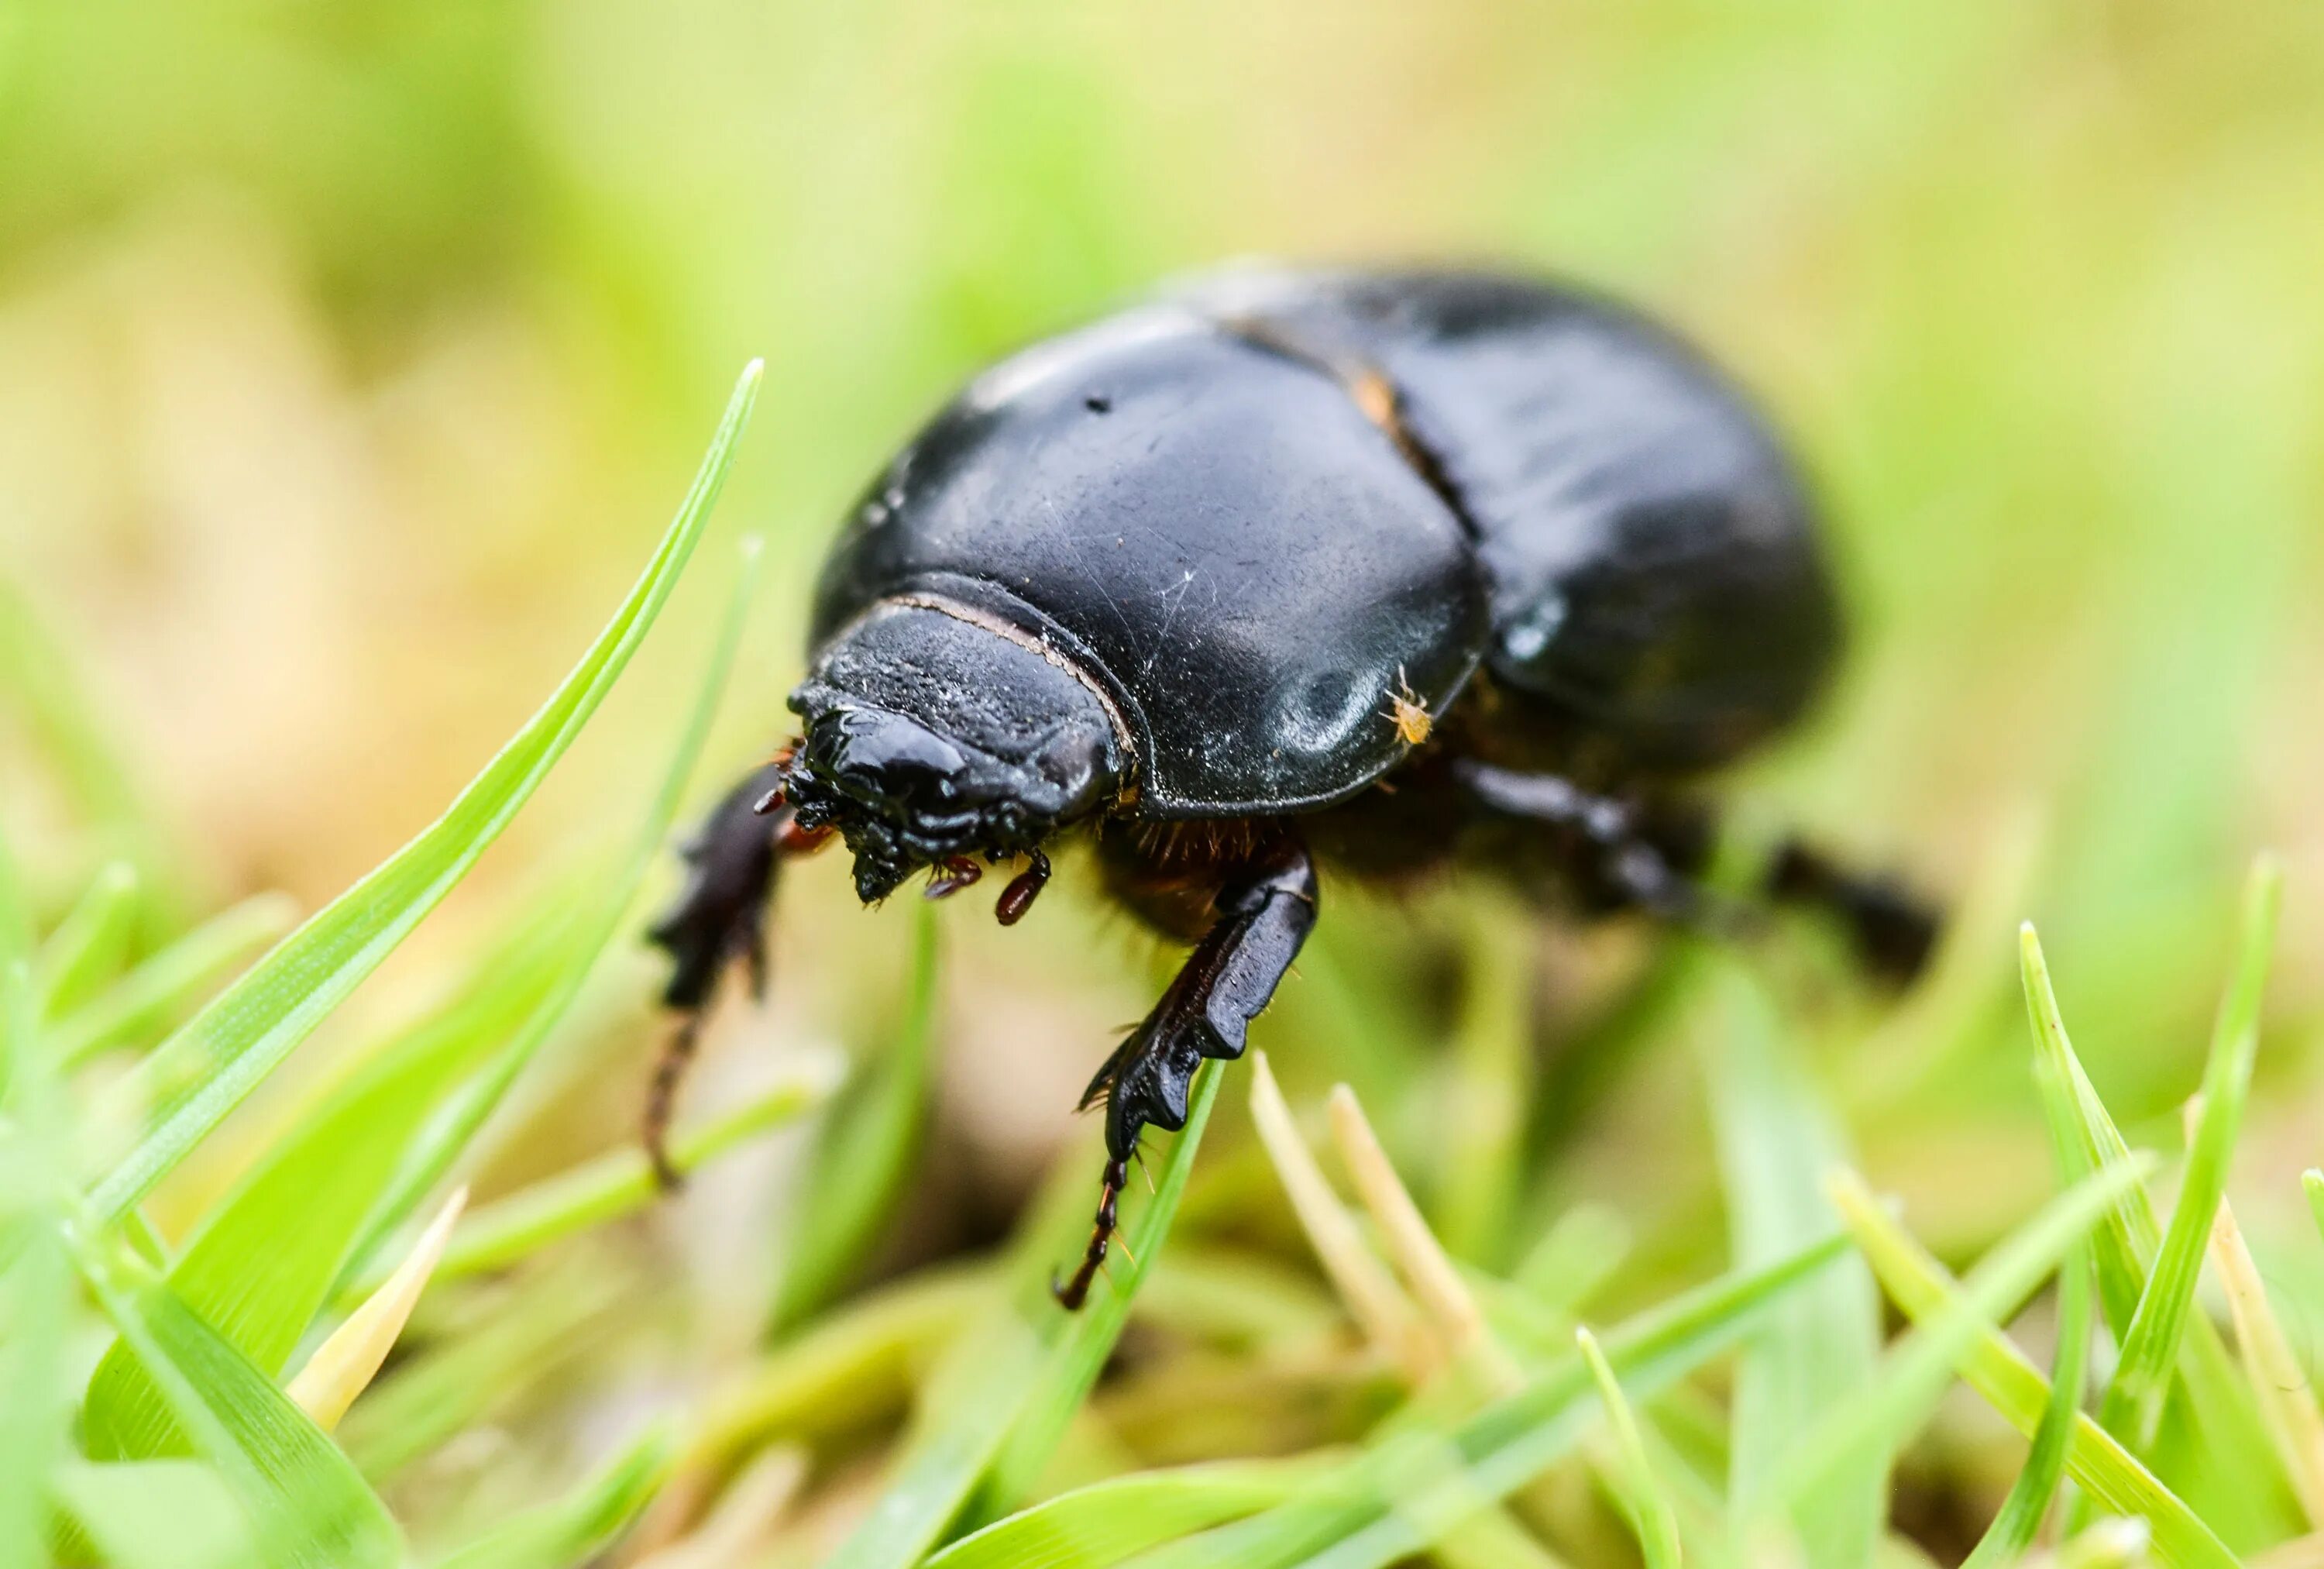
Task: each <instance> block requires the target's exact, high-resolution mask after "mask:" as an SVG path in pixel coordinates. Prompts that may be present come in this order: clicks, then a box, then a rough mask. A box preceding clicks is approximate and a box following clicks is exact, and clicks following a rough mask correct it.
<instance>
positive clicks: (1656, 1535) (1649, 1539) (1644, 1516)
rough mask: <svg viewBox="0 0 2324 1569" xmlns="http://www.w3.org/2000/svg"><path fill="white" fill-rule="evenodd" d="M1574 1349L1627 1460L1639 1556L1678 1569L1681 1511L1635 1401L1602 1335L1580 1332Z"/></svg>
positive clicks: (1652, 1566)
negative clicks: (1660, 1474) (1666, 1487)
mask: <svg viewBox="0 0 2324 1569" xmlns="http://www.w3.org/2000/svg"><path fill="white" fill-rule="evenodd" d="M1573 1343H1574V1346H1575V1348H1576V1349H1578V1350H1579V1351H1580V1352H1582V1361H1583V1363H1584V1364H1585V1365H1587V1366H1588V1368H1589V1369H1590V1380H1591V1382H1592V1383H1594V1384H1596V1385H1597V1386H1598V1400H1599V1403H1600V1405H1602V1406H1604V1407H1606V1421H1607V1425H1608V1426H1609V1427H1610V1428H1611V1429H1612V1430H1613V1434H1614V1444H1615V1448H1616V1450H1617V1452H1618V1454H1620V1455H1621V1458H1622V1470H1623V1472H1624V1473H1625V1476H1626V1478H1627V1481H1626V1485H1625V1486H1624V1488H1623V1492H1622V1507H1623V1508H1624V1509H1626V1510H1628V1513H1629V1516H1630V1528H1631V1529H1632V1530H1633V1531H1635V1532H1637V1537H1638V1555H1639V1557H1640V1558H1642V1559H1643V1560H1644V1561H1645V1563H1646V1569H1678V1564H1679V1540H1678V1511H1677V1510H1676V1509H1674V1508H1673V1507H1672V1504H1671V1500H1670V1495H1669V1494H1668V1493H1667V1492H1665V1491H1663V1485H1662V1482H1661V1481H1659V1480H1658V1479H1657V1478H1656V1477H1655V1463H1654V1462H1653V1461H1652V1460H1650V1459H1649V1458H1647V1455H1646V1439H1645V1438H1644V1437H1643V1436H1642V1435H1640V1433H1639V1431H1638V1418H1637V1413H1636V1412H1634V1411H1632V1410H1631V1409H1630V1401H1629V1397H1628V1396H1626V1395H1625V1394H1623V1393H1622V1383H1621V1380H1619V1379H1617V1378H1616V1377H1615V1376H1614V1367H1613V1364H1612V1363H1611V1362H1609V1361H1607V1360H1606V1353H1605V1352H1604V1351H1603V1350H1601V1349H1600V1346H1599V1344H1598V1337H1597V1336H1596V1335H1594V1334H1591V1333H1590V1332H1589V1331H1588V1330H1587V1329H1577V1330H1575V1331H1574V1332H1573Z"/></svg>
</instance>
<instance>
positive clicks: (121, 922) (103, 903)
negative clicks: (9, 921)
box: [33, 861, 139, 1020]
mask: <svg viewBox="0 0 2324 1569" xmlns="http://www.w3.org/2000/svg"><path fill="white" fill-rule="evenodd" d="M138 908H139V901H138V884H137V867H136V865H135V864H134V863H132V862H128V861H112V862H108V863H106V865H105V866H104V867H102V868H101V869H99V871H98V872H97V875H96V876H95V877H93V878H91V879H90V880H89V884H88V888H87V889H86V890H84V891H82V893H81V896H80V900H79V901H78V903H76V904H75V905H74V906H73V907H72V909H69V910H68V911H66V912H65V918H64V919H62V920H60V921H59V922H58V923H57V926H56V929H55V930H54V931H51V933H50V934H49V935H48V937H47V939H46V940H45V941H43V942H42V944H41V957H40V962H39V963H38V964H35V965H34V966H33V977H34V980H35V982H36V983H37V990H38V992H39V994H40V1011H41V1017H42V1019H44V1020H51V1019H55V1018H56V1017H57V1016H58V1015H60V1014H61V1013H63V1012H64V1011H67V1010H68V1009H70V1008H72V1007H74V1006H76V1005H78V1003H79V1001H81V999H83V998H84V997H87V996H88V994H89V993H90V992H93V991H95V990H96V989H97V986H98V985H99V984H100V983H103V981H104V980H105V979H106V977H107V976H108V975H110V974H113V973H114V971H115V970H116V969H118V968H119V967H120V964H121V961H122V958H123V955H125V954H126V953H127V952H128V951H129V940H130V938H131V937H132V936H133V935H134V933H135V931H136V929H137V915H138Z"/></svg>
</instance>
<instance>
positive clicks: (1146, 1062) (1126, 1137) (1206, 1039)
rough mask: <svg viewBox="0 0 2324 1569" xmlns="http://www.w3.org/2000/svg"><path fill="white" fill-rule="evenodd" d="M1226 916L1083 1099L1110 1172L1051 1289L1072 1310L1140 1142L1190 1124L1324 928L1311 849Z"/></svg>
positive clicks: (1278, 855)
mask: <svg viewBox="0 0 2324 1569" xmlns="http://www.w3.org/2000/svg"><path fill="white" fill-rule="evenodd" d="M1215 903H1216V908H1217V910H1218V918H1217V919H1216V920H1215V921H1214V922H1213V924H1212V926H1211V928H1210V930H1209V931H1208V932H1206V933H1204V934H1203V939H1202V940H1201V941H1200V942H1198V943H1196V944H1195V945H1194V952H1193V953H1192V954H1190V955H1187V958H1186V962H1185V964H1184V965H1183V966H1181V967H1180V969H1179V971H1178V974H1177V977H1176V979H1175V980H1173V981H1172V982H1171V983H1170V986H1169V989H1168V990H1167V991H1166V992H1163V993H1162V1000H1161V1001H1158V1002H1157V1003H1156V1004H1155V1005H1154V1011H1153V1012H1151V1013H1149V1014H1148V1015H1147V1016H1146V1020H1145V1022H1144V1023H1142V1024H1140V1025H1139V1027H1138V1028H1137V1029H1134V1030H1132V1031H1131V1032H1130V1038H1128V1039H1126V1040H1124V1041H1123V1042H1122V1043H1121V1045H1120V1047H1119V1048H1117V1049H1116V1050H1115V1051H1114V1053H1113V1055H1112V1056H1111V1057H1108V1058H1107V1059H1106V1062H1105V1066H1103V1067H1102V1068H1100V1069H1098V1072H1097V1076H1096V1077H1095V1078H1093V1079H1092V1080H1091V1081H1090V1087H1089V1089H1088V1091H1087V1092H1086V1093H1085V1094H1084V1095H1083V1096H1082V1104H1083V1105H1084V1107H1087V1106H1092V1105H1096V1104H1099V1103H1102V1104H1103V1105H1104V1107H1105V1149H1106V1167H1105V1177H1104V1182H1103V1184H1102V1195H1101V1197H1100V1199H1099V1201H1098V1208H1097V1218H1096V1222H1095V1223H1094V1224H1093V1226H1092V1227H1091V1230H1090V1240H1089V1246H1088V1247H1087V1248H1086V1249H1085V1250H1084V1251H1083V1254H1082V1260H1081V1263H1080V1265H1079V1267H1077V1268H1076V1269H1074V1275H1073V1278H1072V1279H1070V1280H1068V1281H1066V1282H1065V1283H1064V1284H1063V1285H1059V1284H1057V1283H1056V1282H1055V1281H1052V1282H1051V1283H1050V1289H1051V1290H1052V1291H1053V1292H1055V1293H1056V1298H1057V1300H1058V1301H1059V1302H1060V1303H1062V1304H1063V1305H1064V1306H1065V1308H1066V1309H1067V1310H1068V1311H1071V1310H1074V1309H1076V1308H1079V1307H1080V1306H1082V1304H1083V1303H1084V1301H1086V1300H1087V1299H1088V1297H1089V1289H1090V1283H1091V1282H1092V1281H1093V1279H1094V1278H1096V1276H1097V1272H1098V1269H1099V1267H1100V1266H1101V1265H1102V1264H1103V1263H1104V1262H1105V1256H1106V1251H1107V1249H1108V1247H1109V1245H1110V1244H1111V1240H1112V1236H1113V1229H1114V1222H1115V1214H1114V1205H1115V1203H1116V1201H1117V1200H1118V1199H1119V1198H1120V1194H1121V1188H1122V1185H1123V1184H1124V1183H1125V1182H1126V1181H1128V1179H1129V1171H1130V1158H1131V1157H1132V1156H1134V1155H1135V1154H1137V1152H1138V1140H1139V1134H1140V1133H1142V1132H1143V1131H1145V1130H1146V1129H1147V1128H1148V1127H1149V1126H1150V1127H1156V1128H1160V1129H1162V1130H1163V1131H1166V1132H1171V1133H1175V1132H1176V1131H1178V1130H1179V1129H1181V1128H1184V1127H1185V1125H1186V1104H1187V1098H1188V1096H1189V1095H1190V1094H1192V1091H1193V1086H1194V1072H1195V1070H1196V1069H1197V1068H1199V1067H1200V1066H1202V1064H1203V1058H1205V1057H1218V1058H1222V1059H1231V1058H1234V1057H1240V1056H1241V1055H1242V1052H1243V1046H1244V1043H1245V1040H1246V1038H1247V1036H1248V1033H1249V1030H1250V1021H1251V1020H1254V1019H1256V1018H1258V1017H1259V1014H1260V1013H1261V1012H1263V1011H1265V1010H1266V1008H1267V1004H1268V1001H1270V1000H1271V999H1272V998H1273V997H1274V995H1275V988H1276V987H1277V985H1278V984H1279V983H1281V982H1282V980H1283V976H1284V973H1285V972H1286V971H1287V970H1289V969H1290V968H1291V962H1292V961H1293V960H1294V959H1296V958H1297V957H1298V956H1299V949H1300V946H1301V945H1302V944H1304V943H1305V941H1306V940H1307V933H1308V932H1309V931H1310V930H1311V929H1312V928H1314V925H1315V905H1316V891H1315V868H1314V863H1312V862H1311V861H1310V860H1309V859H1308V856H1307V850H1306V846H1305V845H1304V844H1299V843H1298V842H1297V841H1296V839H1286V840H1285V841H1283V843H1282V844H1281V845H1280V847H1279V848H1278V849H1277V851H1276V852H1275V853H1274V854H1272V855H1271V856H1269V857H1268V859H1267V860H1265V861H1264V862H1262V863H1258V864H1256V865H1254V866H1251V867H1249V868H1247V869H1245V870H1244V871H1243V872H1241V873H1240V875H1238V876H1236V877H1235V878H1234V879H1233V880H1232V881H1229V882H1228V883H1227V884H1226V886H1225V887H1224V888H1223V889H1222V891H1221V892H1220V894H1219V896H1218V898H1217V900H1216V901H1215Z"/></svg>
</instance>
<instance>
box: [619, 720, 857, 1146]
mask: <svg viewBox="0 0 2324 1569" xmlns="http://www.w3.org/2000/svg"><path fill="white" fill-rule="evenodd" d="M787 761H788V752H786V753H785V754H783V755H782V756H779V757H778V758H776V759H775V761H772V762H770V763H768V764H766V765H765V766H764V767H762V768H760V769H758V770H756V771H753V772H752V773H751V774H750V775H749V776H748V777H746V778H745V779H744V780H742V782H741V783H740V784H738V785H736V786H735V787H734V788H733V789H731V790H729V791H728V792H727V793H726V794H725V796H724V798H721V799H720V801H719V802H718V804H717V805H716V806H715V807H714V808H711V811H710V815H709V816H708V817H705V819H704V820H703V823H702V826H701V827H700V828H698V829H696V831H695V834H694V836H693V837H692V838H690V839H688V840H687V843H686V844H685V846H684V847H683V848H682V849H681V850H680V851H679V854H681V855H682V856H683V857H684V858H685V860H686V863H687V869H688V875H687V883H686V887H685V889H684V890H683V891H681V892H680V893H679V894H678V901H677V902H676V903H675V904H674V905H672V906H671V907H670V910H669V914H667V915H665V916H664V917H663V918H661V919H660V920H659V922H657V923H656V924H655V926H654V928H653V929H652V930H651V931H650V933H649V934H648V937H650V940H651V941H652V942H653V943H654V944H655V945H656V946H659V947H660V948H661V949H662V950H663V951H664V952H666V953H667V954H669V956H670V960H671V967H670V976H669V984H668V985H666V986H665V987H664V988H663V989H662V1003H663V1005H664V1006H665V1007H667V1008H669V1010H670V1011H672V1012H673V1013H674V1014H675V1015H676V1017H675V1018H674V1019H673V1020H672V1021H671V1025H670V1030H669V1035H668V1036H667V1037H666V1038H664V1040H663V1042H662V1048H661V1054H660V1056H659V1057H658V1058H657V1059H656V1061H655V1063H654V1072H653V1080H652V1085H651V1087H650V1089H649V1090H648V1092H647V1095H646V1108H645V1115H644V1118H643V1125H642V1128H641V1140H642V1142H643V1143H644V1145H645V1150H646V1156H647V1158H649V1159H650V1160H651V1161H652V1162H653V1168H654V1176H655V1177H656V1179H657V1180H658V1181H659V1183H660V1184H661V1186H663V1187H664V1188H665V1189H669V1188H674V1187H676V1186H678V1181H679V1178H678V1169H677V1168H676V1167H674V1166H672V1165H671V1164H670V1160H669V1149H668V1148H667V1145H668V1139H669V1118H670V1111H671V1109H672V1107H673V1105H674V1104H675V1103H676V1102H677V1098H678V1084H679V1081H680V1080H682V1079H683V1078H684V1077H685V1075H686V1069H687V1065H688V1064H690V1063H691V1062H692V1061H693V1059H694V1049H695V1047H696V1044H697V1041H698V1039H699V1038H700V1035H701V1030H702V1020H703V1016H704V1015H705V1013H707V1012H708V1011H709V1007H710V1001H711V997H712V995H713V994H714V993H715V992H716V991H717V989H718V980H719V977H720V976H722V975H724V974H725V973H726V970H727V968H728V967H729V966H730V965H732V964H734V963H735V962H736V961H738V960H739V961H741V962H742V964H743V965H744V966H745V967H746V968H747V970H748V972H749V974H750V978H751V994H752V996H753V997H757V996H761V995H763V994H764V993H765V992H766V985H767V943H766V920H767V906H768V904H769V902H770V900H771V899H772V898H773V895H774V889H775V881H776V876H777V873H778V872H779V869H780V864H781V862H782V861H783V860H784V859H785V858H787V857H789V856H794V855H804V854H810V853H812V852H814V851H816V850H819V849H821V848H822V847H823V846H824V845H825V844H827V843H828V842H829V841H830V838H831V831H830V830H829V829H827V828H826V829H803V828H801V827H799V826H798V824H797V823H796V822H794V821H793V820H792V817H791V809H790V808H789V807H788V805H786V804H785V803H784V802H783V799H782V771H783V767H784V764H785V763H786V762H787Z"/></svg>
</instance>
